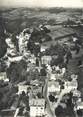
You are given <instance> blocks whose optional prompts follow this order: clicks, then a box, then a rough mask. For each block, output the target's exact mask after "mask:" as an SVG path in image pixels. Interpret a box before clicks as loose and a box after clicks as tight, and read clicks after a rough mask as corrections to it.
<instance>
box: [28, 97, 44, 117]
mask: <svg viewBox="0 0 83 117" xmlns="http://www.w3.org/2000/svg"><path fill="white" fill-rule="evenodd" d="M29 106H30V117H37V116H39V117H42V116H43V115H45V99H43V98H40V99H39V98H38V99H30V100H29Z"/></svg>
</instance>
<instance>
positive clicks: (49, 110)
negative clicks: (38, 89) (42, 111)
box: [43, 78, 56, 117]
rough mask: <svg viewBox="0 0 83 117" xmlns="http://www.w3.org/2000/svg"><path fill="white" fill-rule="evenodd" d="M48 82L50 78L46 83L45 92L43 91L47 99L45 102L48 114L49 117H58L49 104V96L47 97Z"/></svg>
mask: <svg viewBox="0 0 83 117" xmlns="http://www.w3.org/2000/svg"><path fill="white" fill-rule="evenodd" d="M48 80H49V78H47V79H46V83H45V86H44V90H43V95H44V98H45V100H46V102H47V113H48V116H49V117H56V116H55V114H54V113H53V111H52V108H51V106H50V102H49V99H48V96H47V87H48Z"/></svg>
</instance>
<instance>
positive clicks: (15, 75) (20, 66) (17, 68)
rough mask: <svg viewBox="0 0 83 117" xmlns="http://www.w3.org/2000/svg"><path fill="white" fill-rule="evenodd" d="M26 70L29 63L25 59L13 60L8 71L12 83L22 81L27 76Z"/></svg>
mask: <svg viewBox="0 0 83 117" xmlns="http://www.w3.org/2000/svg"><path fill="white" fill-rule="evenodd" d="M26 70H27V64H26V62H25V61H24V60H21V61H19V62H16V63H15V62H12V63H11V64H10V66H9V68H8V69H7V71H6V73H7V77H8V78H9V80H10V81H11V82H12V83H14V82H17V81H22V80H24V79H25V77H26Z"/></svg>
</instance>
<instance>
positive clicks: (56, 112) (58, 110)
mask: <svg viewBox="0 0 83 117" xmlns="http://www.w3.org/2000/svg"><path fill="white" fill-rule="evenodd" d="M63 112H64V110H63V108H62V106H60V105H59V106H58V107H57V108H56V109H55V114H56V116H60V115H62V114H63Z"/></svg>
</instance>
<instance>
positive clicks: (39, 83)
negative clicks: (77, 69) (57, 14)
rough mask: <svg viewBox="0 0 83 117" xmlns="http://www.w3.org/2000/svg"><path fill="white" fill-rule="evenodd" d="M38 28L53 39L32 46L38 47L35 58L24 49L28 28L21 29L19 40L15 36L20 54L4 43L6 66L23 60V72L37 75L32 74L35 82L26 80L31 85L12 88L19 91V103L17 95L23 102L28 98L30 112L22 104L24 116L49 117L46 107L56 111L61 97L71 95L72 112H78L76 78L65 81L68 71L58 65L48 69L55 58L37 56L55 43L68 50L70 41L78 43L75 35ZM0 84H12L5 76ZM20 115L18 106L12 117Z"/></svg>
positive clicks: (1, 75)
mask: <svg viewBox="0 0 83 117" xmlns="http://www.w3.org/2000/svg"><path fill="white" fill-rule="evenodd" d="M39 28H40V30H41V31H42V32H43V34H44V33H45V32H44V31H47V32H49V33H47V35H48V36H49V37H52V40H50V41H51V42H50V41H49V44H48V42H44V41H43V43H42V44H41V43H39V42H34V43H35V45H36V46H39V47H40V48H38V49H40V51H37V52H38V54H37V56H35V54H34V53H32V52H31V51H30V50H28V48H27V44H28V42H29V41H30V37H31V33H32V31H31V32H30V30H29V29H28V28H27V29H24V30H23V31H22V32H21V33H20V34H19V35H18V36H16V38H17V40H18V46H19V52H17V51H16V47H15V45H14V44H13V42H12V41H11V38H7V39H6V43H7V45H8V49H7V54H6V55H5V57H8V60H7V61H6V64H7V66H8V67H9V66H10V64H11V63H12V62H18V61H20V60H22V59H23V60H25V61H26V64H27V71H26V72H30V73H32V72H31V71H34V72H36V71H35V70H36V69H37V70H38V73H39V76H38V78H35V79H29V80H30V81H29V83H28V84H27V81H24V82H21V83H18V84H15V86H17V88H18V90H17V92H16V93H15V94H16V95H17V97H18V100H19V97H20V95H22V96H24V95H25V97H26V98H27V97H28V107H29V110H27V109H26V108H27V107H26V104H24V103H23V104H21V106H23V108H24V111H25V112H28V114H29V116H30V117H44V116H48V117H49V115H47V112H46V111H47V110H48V107H49V106H50V108H53V110H54V109H56V108H57V107H58V106H59V105H60V104H61V101H62V99H63V96H64V95H67V94H69V93H71V92H72V93H73V96H72V103H73V104H74V111H75V112H76V111H77V110H79V109H83V102H82V98H81V92H80V91H78V77H77V75H75V74H72V75H71V76H70V79H71V80H68V79H65V78H64V77H65V74H66V72H67V68H66V67H65V66H60V65H51V62H52V59H53V57H54V58H55V60H56V59H58V54H57V55H54V56H51V55H50V54H49V55H45V54H43V55H41V56H40V54H41V53H44V52H45V51H46V50H47V49H48V48H49V47H50V46H51V45H55V44H57V42H58V43H60V44H62V45H63V44H64V43H65V44H66V46H68V48H69V49H70V46H71V41H69V40H71V39H72V40H73V42H76V41H77V37H75V33H74V31H73V30H71V28H69V29H68V28H62V27H61V28H59V29H58V30H57V29H55V27H51V28H52V31H53V32H52V31H51V32H50V30H49V29H48V28H47V27H43V26H39ZM44 35H45V34H44ZM47 35H45V36H47ZM67 42H68V43H67ZM33 50H34V48H33ZM18 69H19V68H18ZM41 69H43V70H44V72H46V75H45V76H44V79H43V77H42V76H41V74H40V72H41ZM39 77H42V80H40V79H39ZM0 80H4V81H5V82H8V83H9V85H10V84H11V83H10V81H9V79H8V78H7V77H6V75H5V73H0ZM11 87H12V86H11ZM50 95H53V96H54V98H55V101H54V102H53V103H51V101H50V99H49V96H50ZM75 99H76V100H75ZM18 100H17V101H18ZM48 103H49V106H48ZM17 105H18V103H17ZM18 108H19V109H18ZM19 111H20V106H19V107H18V106H16V111H15V113H14V117H18V115H19ZM50 113H51V112H50ZM53 113H54V111H53ZM23 116H24V115H23Z"/></svg>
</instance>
